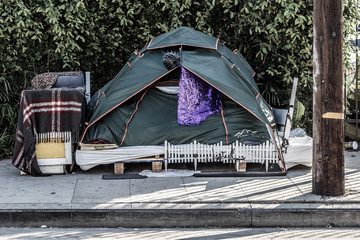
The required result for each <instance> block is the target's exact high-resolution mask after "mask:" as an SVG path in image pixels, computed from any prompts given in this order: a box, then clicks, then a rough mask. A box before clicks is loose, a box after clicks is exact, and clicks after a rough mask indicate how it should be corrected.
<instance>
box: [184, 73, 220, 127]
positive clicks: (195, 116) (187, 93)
mask: <svg viewBox="0 0 360 240" xmlns="http://www.w3.org/2000/svg"><path fill="white" fill-rule="evenodd" d="M220 110H221V93H220V92H219V91H218V90H216V89H215V88H213V87H212V86H210V85H209V84H207V83H206V82H205V81H203V80H202V79H200V78H199V77H197V76H196V75H195V74H193V73H191V72H189V71H188V70H186V69H185V68H184V67H181V76H180V82H179V92H178V124H181V125H188V126H197V125H199V124H200V123H201V122H202V121H204V120H205V119H206V118H207V117H208V116H210V115H212V114H214V113H217V112H218V111H220Z"/></svg>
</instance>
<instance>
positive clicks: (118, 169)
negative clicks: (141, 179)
mask: <svg viewBox="0 0 360 240" xmlns="http://www.w3.org/2000/svg"><path fill="white" fill-rule="evenodd" d="M144 162H151V165H152V167H151V170H152V171H153V172H161V171H162V165H163V162H164V158H163V157H160V155H156V156H155V157H152V158H136V159H130V160H126V161H120V162H116V163H114V174H124V170H125V166H124V165H125V163H144Z"/></svg>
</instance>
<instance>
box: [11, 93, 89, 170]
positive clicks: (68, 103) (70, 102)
mask: <svg viewBox="0 0 360 240" xmlns="http://www.w3.org/2000/svg"><path fill="white" fill-rule="evenodd" d="M84 104H85V101H84V90H83V89H82V88H81V89H80V88H78V89H62V88H54V89H46V90H30V91H23V92H22V93H21V100H20V109H19V118H18V126H17V130H16V138H15V146H14V153H13V160H12V164H13V165H14V166H15V167H17V168H18V169H20V170H22V171H24V172H26V173H28V174H31V175H33V176H41V175H42V173H41V171H40V168H39V166H38V164H37V159H36V154H35V145H36V144H37V143H39V142H48V141H53V140H54V139H57V140H56V141H61V142H65V141H68V140H69V139H70V136H71V139H72V140H73V142H77V141H78V138H79V131H80V125H81V123H82V121H83V114H82V113H83V112H84V111H83V109H84V107H85V105H84Z"/></svg>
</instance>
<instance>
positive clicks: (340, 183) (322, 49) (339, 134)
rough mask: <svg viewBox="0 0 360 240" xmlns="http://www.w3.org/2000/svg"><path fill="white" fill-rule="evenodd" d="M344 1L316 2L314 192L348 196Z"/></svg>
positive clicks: (324, 0)
mask: <svg viewBox="0 0 360 240" xmlns="http://www.w3.org/2000/svg"><path fill="white" fill-rule="evenodd" d="M342 38H343V34H342V1H341V0H336V1H330V0H315V1H314V40H313V43H314V46H313V49H314V50H313V51H314V72H313V76H314V86H313V138H314V145H313V169H312V191H313V193H314V194H317V195H325V196H339V195H342V194H344V193H345V172H344V106H343V102H344V98H343V97H344V94H343V58H342Z"/></svg>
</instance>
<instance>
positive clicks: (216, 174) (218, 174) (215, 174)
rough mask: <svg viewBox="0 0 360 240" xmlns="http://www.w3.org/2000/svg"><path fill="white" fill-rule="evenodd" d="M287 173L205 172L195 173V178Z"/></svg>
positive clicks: (271, 175) (262, 175) (270, 175)
mask: <svg viewBox="0 0 360 240" xmlns="http://www.w3.org/2000/svg"><path fill="white" fill-rule="evenodd" d="M286 174H287V172H215V171H214V172H205V171H201V173H195V174H194V177H276V176H286Z"/></svg>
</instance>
